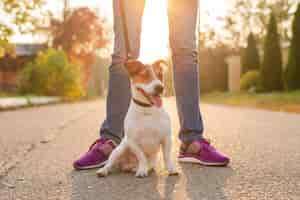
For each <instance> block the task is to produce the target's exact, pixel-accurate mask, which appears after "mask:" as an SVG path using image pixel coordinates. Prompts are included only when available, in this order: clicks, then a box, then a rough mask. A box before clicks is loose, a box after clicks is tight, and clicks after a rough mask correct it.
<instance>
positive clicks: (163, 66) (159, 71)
mask: <svg viewBox="0 0 300 200" xmlns="http://www.w3.org/2000/svg"><path fill="white" fill-rule="evenodd" d="M152 65H153V68H154V71H155V74H156V76H157V78H159V79H160V80H161V81H163V74H164V72H165V71H166V70H167V68H168V62H167V61H165V60H158V61H155V62H154V63H153V64H152Z"/></svg>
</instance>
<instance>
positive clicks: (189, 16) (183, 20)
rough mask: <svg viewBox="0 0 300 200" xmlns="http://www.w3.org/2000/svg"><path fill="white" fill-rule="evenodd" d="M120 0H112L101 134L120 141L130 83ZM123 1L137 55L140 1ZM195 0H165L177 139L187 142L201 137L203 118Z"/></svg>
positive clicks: (135, 55) (133, 48)
mask: <svg viewBox="0 0 300 200" xmlns="http://www.w3.org/2000/svg"><path fill="white" fill-rule="evenodd" d="M119 2H120V0H114V1H113V11H114V33H115V39H114V52H113V55H112V64H111V66H110V68H109V88H108V96H107V102H106V111H107V116H106V119H105V120H104V122H103V124H102V126H101V129H100V135H101V137H104V138H108V139H113V140H115V141H116V142H120V140H121V139H122V137H123V135H124V131H123V121H124V118H125V115H126V113H127V110H128V106H129V103H130V98H131V94H130V82H129V79H128V75H127V72H126V70H125V68H124V65H123V64H124V62H125V60H126V50H125V42H124V37H123V29H122V21H121V19H120V5H119ZM127 2H128V3H125V10H126V18H127V26H128V35H129V43H130V48H131V52H130V53H131V56H132V57H133V58H138V57H139V51H140V34H141V26H142V15H143V10H144V1H142V0H127ZM197 15H198V0H189V1H186V0H169V2H168V17H169V30H170V31H169V32H170V35H169V40H170V47H171V50H172V61H173V67H174V70H173V72H174V74H173V75H174V84H175V85H174V86H175V94H176V105H177V110H178V116H179V121H180V132H179V138H180V140H181V141H183V142H191V141H193V140H196V139H200V138H202V134H203V121H202V117H201V113H200V108H199V78H198V74H199V73H198V62H197V48H196V24H197Z"/></svg>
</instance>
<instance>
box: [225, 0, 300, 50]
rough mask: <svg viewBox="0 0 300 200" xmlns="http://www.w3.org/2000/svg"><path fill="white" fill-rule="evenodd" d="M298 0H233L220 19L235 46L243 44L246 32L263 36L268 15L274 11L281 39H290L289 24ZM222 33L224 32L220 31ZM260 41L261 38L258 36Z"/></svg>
mask: <svg viewBox="0 0 300 200" xmlns="http://www.w3.org/2000/svg"><path fill="white" fill-rule="evenodd" d="M297 1H298V0H257V1H253V0H235V1H234V5H233V6H232V8H231V9H230V10H229V11H228V14H227V16H226V17H224V18H223V19H222V20H223V21H224V23H225V31H226V32H227V33H226V34H228V35H229V36H228V37H230V38H231V41H233V42H234V43H235V45H236V46H240V45H243V44H244V42H245V40H246V37H247V34H248V33H250V32H253V33H255V35H258V36H263V35H265V34H266V30H267V26H268V20H269V19H268V17H266V15H268V14H270V13H271V12H273V13H274V15H275V16H276V18H277V20H278V26H279V28H278V30H279V34H280V38H281V39H282V40H283V41H288V40H289V39H290V35H289V26H288V24H289V23H290V21H291V17H292V14H293V10H294V5H295V4H296V2H297ZM222 34H224V33H222ZM258 39H259V40H260V41H262V40H263V38H262V37H261V38H258Z"/></svg>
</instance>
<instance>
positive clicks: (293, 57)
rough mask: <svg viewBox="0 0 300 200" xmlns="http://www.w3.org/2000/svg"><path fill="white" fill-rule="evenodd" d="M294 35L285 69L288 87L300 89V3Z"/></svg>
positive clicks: (293, 27)
mask: <svg viewBox="0 0 300 200" xmlns="http://www.w3.org/2000/svg"><path fill="white" fill-rule="evenodd" d="M292 32H293V37H292V41H291V47H290V50H289V60H288V64H287V68H286V71H285V80H286V87H287V89H288V90H296V89H300V3H299V4H298V9H297V11H296V13H295V17H294V21H293V26H292Z"/></svg>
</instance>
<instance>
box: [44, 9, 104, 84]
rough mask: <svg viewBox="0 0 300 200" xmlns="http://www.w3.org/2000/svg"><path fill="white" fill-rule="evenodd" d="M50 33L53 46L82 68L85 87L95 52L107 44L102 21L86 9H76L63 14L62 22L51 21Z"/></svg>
mask: <svg viewBox="0 0 300 200" xmlns="http://www.w3.org/2000/svg"><path fill="white" fill-rule="evenodd" d="M50 32H51V35H52V38H53V39H52V43H53V46H54V47H55V48H59V49H63V50H65V51H66V52H67V54H68V57H69V58H70V59H71V60H72V61H75V62H80V63H81V64H82V65H83V66H84V72H85V77H84V84H85V87H86V86H87V82H88V79H89V76H90V67H91V65H92V64H93V63H94V62H95V59H96V52H97V50H98V49H100V48H104V47H106V45H107V44H108V40H107V39H106V32H105V28H104V21H102V20H100V19H99V17H98V16H97V15H96V14H95V13H94V12H93V11H92V10H90V9H89V8H87V7H82V8H77V9H75V10H73V11H69V12H67V13H65V17H64V19H63V20H57V19H52V20H51V27H50Z"/></svg>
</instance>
